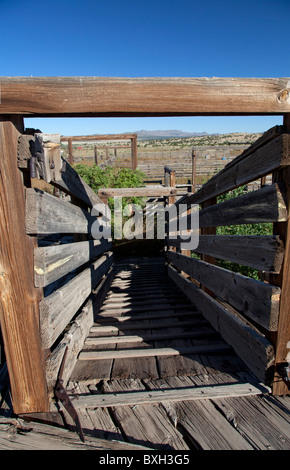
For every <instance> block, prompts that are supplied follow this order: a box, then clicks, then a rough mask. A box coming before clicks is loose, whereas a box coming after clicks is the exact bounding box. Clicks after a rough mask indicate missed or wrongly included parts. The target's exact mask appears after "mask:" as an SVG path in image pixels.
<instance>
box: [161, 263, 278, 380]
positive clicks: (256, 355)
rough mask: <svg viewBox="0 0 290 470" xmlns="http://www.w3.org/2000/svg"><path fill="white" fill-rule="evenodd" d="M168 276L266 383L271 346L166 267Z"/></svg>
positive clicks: (250, 328)
mask: <svg viewBox="0 0 290 470" xmlns="http://www.w3.org/2000/svg"><path fill="white" fill-rule="evenodd" d="M168 274H169V277H170V278H171V279H172V280H173V281H174V282H176V284H177V285H178V286H179V287H180V289H181V290H182V291H183V292H184V293H185V295H186V296H187V297H188V298H189V300H191V302H192V303H193V304H194V305H195V306H196V307H197V308H198V309H199V310H200V311H201V313H202V314H203V316H204V317H205V318H206V319H207V320H208V321H209V322H210V323H211V325H212V326H213V327H214V328H215V329H216V330H217V331H218V332H219V333H220V334H221V336H222V337H223V338H224V340H225V341H226V342H227V343H228V344H229V345H231V346H232V347H233V349H234V350H235V351H236V353H237V354H238V356H239V357H240V358H241V359H242V360H243V361H244V362H245V364H246V365H247V366H248V367H249V369H250V370H252V372H253V373H254V374H255V375H256V376H257V377H258V379H259V380H261V381H262V382H265V383H266V382H267V381H268V380H269V373H270V371H271V366H273V363H274V358H275V355H274V348H273V345H272V344H271V343H270V342H269V341H268V340H266V339H265V338H264V336H263V335H262V334H261V333H259V332H258V331H257V330H256V329H255V328H254V327H252V326H251V325H250V324H249V323H248V322H247V323H246V322H245V321H243V320H242V318H241V317H240V316H239V315H238V314H234V313H233V311H232V310H231V311H230V310H228V309H227V308H226V307H225V306H224V305H221V304H220V303H219V302H218V301H217V300H215V299H213V298H212V297H211V296H209V295H208V294H207V293H206V292H204V291H203V290H202V289H200V288H199V287H197V286H196V285H194V284H193V283H192V282H191V281H189V280H187V279H185V278H184V277H183V276H181V275H180V274H179V273H178V272H177V271H176V269H174V268H172V267H171V266H168Z"/></svg>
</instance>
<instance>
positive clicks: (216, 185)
mask: <svg viewBox="0 0 290 470" xmlns="http://www.w3.org/2000/svg"><path fill="white" fill-rule="evenodd" d="M237 158H239V157H237ZM289 164H290V135H289V134H282V135H280V136H278V137H276V138H275V139H272V140H271V141H270V142H268V143H267V144H266V145H264V146H263V147H260V148H258V149H257V150H255V151H254V152H253V153H251V154H249V155H247V156H245V157H244V158H241V159H238V161H237V163H236V164H235V160H233V161H232V162H231V165H230V166H228V167H225V168H224V169H223V170H222V171H220V172H219V173H218V174H217V175H215V176H213V177H212V178H211V179H210V180H209V181H208V182H207V183H205V184H204V185H203V186H202V188H201V189H200V190H199V191H197V192H196V193H194V194H192V195H190V196H188V197H187V198H183V200H182V201H180V202H182V203H183V204H199V203H201V202H204V201H206V200H208V199H210V198H212V197H216V196H219V195H220V194H222V193H224V192H226V191H230V190H231V189H234V188H236V187H238V186H241V185H242V184H247V183H249V182H251V181H255V180H256V179H258V178H261V177H262V176H264V175H267V174H269V173H271V172H272V171H273V170H275V169H277V168H281V167H284V166H287V165H289Z"/></svg>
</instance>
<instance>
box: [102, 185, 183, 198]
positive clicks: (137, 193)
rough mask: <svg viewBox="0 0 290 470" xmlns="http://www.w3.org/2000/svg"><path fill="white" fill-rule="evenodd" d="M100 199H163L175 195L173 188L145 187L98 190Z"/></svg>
mask: <svg viewBox="0 0 290 470" xmlns="http://www.w3.org/2000/svg"><path fill="white" fill-rule="evenodd" d="M98 194H99V196H100V197H115V196H121V197H159V196H160V197H161V196H162V197H163V196H172V195H175V194H176V188H175V187H173V186H172V187H171V186H169V187H163V186H147V187H144V188H104V189H99V191H98Z"/></svg>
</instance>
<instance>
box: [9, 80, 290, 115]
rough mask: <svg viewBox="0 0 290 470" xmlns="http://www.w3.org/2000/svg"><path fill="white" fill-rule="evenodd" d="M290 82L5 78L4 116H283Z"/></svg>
mask: <svg viewBox="0 0 290 470" xmlns="http://www.w3.org/2000/svg"><path fill="white" fill-rule="evenodd" d="M289 80H290V79H289V78H284V77H283V78H219V77H211V78H207V77H205V78H191V77H189V78H187V77H174V78H165V77H164V78H159V77H158V78H155V77H152V78H151V77H150V78H112V77H1V78H0V86H1V105H0V112H1V113H3V114H19V113H20V114H23V115H28V116H34V115H38V116H100V117H101V116H112V117H113V116H172V115H184V116H194V115H216V114H224V115H233V114H277V113H278V114H281V113H288V112H289V111H290V103H289V91H287V90H289ZM104 96H106V99H105V100H104V99H103V97H104Z"/></svg>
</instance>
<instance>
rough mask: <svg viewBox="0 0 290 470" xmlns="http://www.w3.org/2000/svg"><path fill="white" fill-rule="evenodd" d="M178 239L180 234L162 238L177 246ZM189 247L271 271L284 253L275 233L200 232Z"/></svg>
mask: <svg viewBox="0 0 290 470" xmlns="http://www.w3.org/2000/svg"><path fill="white" fill-rule="evenodd" d="M180 242H182V240H181V238H180V237H177V238H176V239H169V238H168V237H167V238H166V243H167V244H168V245H169V246H176V247H179V246H180ZM183 242H184V241H183ZM192 251H195V252H197V253H202V254H205V255H209V256H213V257H214V258H217V259H222V260H226V261H231V262H233V263H238V264H242V265H245V266H250V267H252V268H255V269H258V270H261V271H268V272H273V273H279V272H280V269H281V266H282V262H283V256H284V247H283V243H282V241H281V239H280V238H279V236H275V235H273V236H270V235H269V236H267V235H263V236H258V235H248V236H246V235H200V236H199V244H198V247H197V248H196V249H195V250H192Z"/></svg>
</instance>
